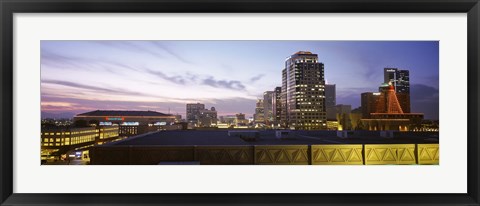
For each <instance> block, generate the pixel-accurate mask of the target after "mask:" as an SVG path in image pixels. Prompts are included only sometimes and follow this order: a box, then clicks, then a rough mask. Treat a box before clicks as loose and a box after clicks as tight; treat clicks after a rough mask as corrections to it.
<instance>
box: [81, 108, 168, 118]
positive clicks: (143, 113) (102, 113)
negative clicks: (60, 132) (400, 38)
mask: <svg viewBox="0 0 480 206" xmlns="http://www.w3.org/2000/svg"><path fill="white" fill-rule="evenodd" d="M76 116H77V117H78V116H170V114H164V113H160V112H156V111H128V110H95V111H91V112H85V113H82V114H77V115H76Z"/></svg>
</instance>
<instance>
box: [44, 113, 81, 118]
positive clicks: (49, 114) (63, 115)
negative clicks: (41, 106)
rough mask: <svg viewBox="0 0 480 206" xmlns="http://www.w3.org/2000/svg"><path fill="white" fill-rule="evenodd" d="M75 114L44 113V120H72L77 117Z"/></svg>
mask: <svg viewBox="0 0 480 206" xmlns="http://www.w3.org/2000/svg"><path fill="white" fill-rule="evenodd" d="M75 114H76V113H73V112H62V113H50V112H42V119H45V118H52V119H62V118H67V119H71V118H73V117H74V116H75Z"/></svg>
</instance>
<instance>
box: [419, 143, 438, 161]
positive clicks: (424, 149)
mask: <svg viewBox="0 0 480 206" xmlns="http://www.w3.org/2000/svg"><path fill="white" fill-rule="evenodd" d="M439 157H440V149H439V148H438V144H417V164H420V165H427V164H439V159H440V158H439Z"/></svg>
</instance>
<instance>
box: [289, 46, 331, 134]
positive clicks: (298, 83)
mask: <svg viewBox="0 0 480 206" xmlns="http://www.w3.org/2000/svg"><path fill="white" fill-rule="evenodd" d="M282 102H283V104H284V106H283V107H282V119H283V118H284V122H285V126H286V127H287V128H291V129H297V130H316V129H326V126H327V125H326V110H325V76H324V65H323V63H320V62H318V55H317V54H313V53H311V52H308V51H299V52H297V53H295V54H293V55H292V56H290V57H288V58H287V59H286V61H285V69H283V71H282ZM283 110H285V111H283Z"/></svg>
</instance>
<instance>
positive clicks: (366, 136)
mask: <svg viewBox="0 0 480 206" xmlns="http://www.w3.org/2000/svg"><path fill="white" fill-rule="evenodd" d="M259 135H260V136H259V139H258V140H256V141H245V140H243V139H241V138H240V137H237V136H228V130H206V131H200V130H182V131H160V132H155V133H151V134H145V135H139V136H136V137H131V138H128V139H125V140H123V141H118V142H113V143H110V144H109V145H112V146H113V145H170V146H173V145H178V146H182V145H183V146H185V145H312V144H416V143H438V133H433V132H432V133H427V132H396V133H394V137H393V138H385V137H380V133H379V132H372V131H359V132H356V133H355V134H354V133H353V132H352V134H351V135H349V137H348V138H340V137H337V135H336V131H294V135H293V136H292V137H291V138H289V139H277V138H276V137H275V131H274V130H267V131H259Z"/></svg>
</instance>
